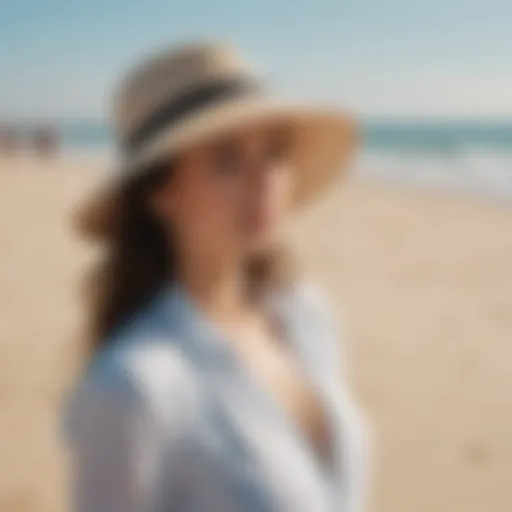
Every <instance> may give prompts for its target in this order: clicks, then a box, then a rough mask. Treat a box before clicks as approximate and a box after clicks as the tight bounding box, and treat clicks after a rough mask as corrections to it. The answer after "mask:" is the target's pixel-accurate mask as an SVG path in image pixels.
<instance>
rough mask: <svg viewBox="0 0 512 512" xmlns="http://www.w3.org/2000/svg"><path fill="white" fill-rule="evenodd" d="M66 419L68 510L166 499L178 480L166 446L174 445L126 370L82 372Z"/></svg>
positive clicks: (137, 509)
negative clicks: (70, 482)
mask: <svg viewBox="0 0 512 512" xmlns="http://www.w3.org/2000/svg"><path fill="white" fill-rule="evenodd" d="M66 423H67V425H66V426H67V429H66V430H67V434H68V440H69V444H70V448H71V454H72V464H73V469H74V471H73V473H74V475H73V480H74V486H73V506H72V510H74V511H76V512H149V511H150V512H155V511H157V510H160V509H161V507H162V506H163V505H164V503H163V502H164V501H165V502H166V504H168V502H169V501H170V499H171V497H170V496H169V494H171V493H172V492H174V489H173V485H174V483H175V482H174V480H175V481H178V480H179V478H174V476H175V475H174V476H173V468H171V467H170V466H171V465H172V464H173V463H174V462H175V461H174V460H173V454H169V449H171V450H174V451H176V452H177V448H179V446H176V445H175V444H174V445H173V443H170V442H169V439H166V442H164V436H163V434H162V432H163V429H162V426H161V425H159V422H158V417H157V416H156V415H155V414H154V413H152V412H151V410H150V407H149V404H148V403H147V400H145V399H144V397H143V395H141V393H140V390H139V389H138V387H137V385H136V383H134V382H133V379H132V378H131V377H130V376H129V375H128V374H127V372H126V371H124V370H123V369H119V370H117V369H112V368H109V369H108V371H105V372H103V374H101V375H93V376H92V377H88V378H86V379H85V380H84V382H83V383H82V385H81V386H80V389H79V390H78V392H77V393H76V394H75V396H74V398H73V400H72V402H71V404H70V407H69V408H68V410H67V421H66ZM175 443H178V440H176V441H175ZM164 453H165V455H166V456H165V457H164ZM164 461H165V467H164V466H163V462H164ZM175 466H177V464H175ZM178 469H179V467H175V468H174V472H175V473H176V472H177V470H178ZM164 495H165V496H164ZM173 498H174V499H176V500H177V499H178V498H177V496H174V497H173Z"/></svg>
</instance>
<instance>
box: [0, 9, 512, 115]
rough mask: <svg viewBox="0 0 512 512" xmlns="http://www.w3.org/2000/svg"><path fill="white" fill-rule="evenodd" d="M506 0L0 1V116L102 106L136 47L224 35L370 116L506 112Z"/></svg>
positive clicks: (314, 90)
mask: <svg viewBox="0 0 512 512" xmlns="http://www.w3.org/2000/svg"><path fill="white" fill-rule="evenodd" d="M511 27H512V1H511V0H421V1H420V0H295V1H294V0H253V1H248V0H215V1H209V0H183V1H178V0H146V1H132V0H82V1H78V0H0V118H5V117H8V118H10V117H12V118H31V119H32V118H36V119H40V118H45V119H46V118H59V119H61V118H76V117H80V118H102V117H104V116H106V115H108V105H109V97H110V91H111V89H112V85H113V84H115V81H116V79H118V78H119V76H121V75H122V73H124V72H125V71H126V69H127V68H128V67H129V66H130V65H131V64H132V63H133V62H134V60H136V59H137V58H140V57H141V56H144V55H146V54H148V53H149V52H151V51H153V50H155V49H159V48H161V47H162V46H164V45H167V44H172V43H175V42H180V41H190V40H194V39H209V40H222V41H227V42H229V43H232V44H234V45H236V46H238V47H239V48H240V50H241V51H242V52H243V53H244V54H246V55H247V58H248V59H249V61H251V62H254V63H255V66H256V67H257V68H258V69H259V70H261V72H262V73H264V74H265V76H267V77H268V80H269V81H270V83H271V85H272V86H273V87H275V88H276V90H277V91H278V92H279V93H280V94H284V95H289V96H291V97H292V98H298V99H300V98H302V99H307V100H318V101H321V102H326V101H327V102H335V103H336V104H339V105H341V106H345V107H348V108H350V109H352V110H354V111H355V112H357V113H358V114H359V115H362V116H366V117H385V118H388V117H393V118H396V117H403V118H418V117H457V118H459V117H472V118H474V117H477V118H478V117H507V116H511V117H512V30H511Z"/></svg>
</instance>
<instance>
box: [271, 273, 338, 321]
mask: <svg viewBox="0 0 512 512" xmlns="http://www.w3.org/2000/svg"><path fill="white" fill-rule="evenodd" d="M277 304H278V307H279V309H280V311H282V312H283V313H284V314H285V315H286V316H287V317H288V318H289V319H290V320H291V321H292V322H298V323H301V324H305V323H310V324H311V325H312V326H313V325H314V326H315V327H316V328H323V329H327V328H328V329H337V326H338V324H339V316H338V315H337V314H336V313H335V308H334V306H333V304H332V302H331V300H330V299H329V297H328V296H327V294H326V293H325V292H324V290H322V289H321V287H319V286H318V285H317V284H316V283H315V282H314V281H313V280H310V279H302V280H300V281H296V282H294V283H292V284H291V285H290V286H289V287H288V288H287V289H286V290H284V291H283V292H282V293H280V294H279V296H278V297H277Z"/></svg>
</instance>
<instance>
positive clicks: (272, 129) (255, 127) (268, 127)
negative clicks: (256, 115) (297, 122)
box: [190, 121, 291, 151]
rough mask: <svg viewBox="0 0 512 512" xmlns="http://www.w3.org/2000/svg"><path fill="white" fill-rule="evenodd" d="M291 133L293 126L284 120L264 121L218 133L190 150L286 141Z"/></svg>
mask: <svg viewBox="0 0 512 512" xmlns="http://www.w3.org/2000/svg"><path fill="white" fill-rule="evenodd" d="M290 134H291V127H290V126H289V125H288V123H286V122H283V121H264V122H259V123H252V124H250V125H247V126H241V127H238V128H236V129H230V130H226V131H224V132H222V133H218V134H216V135H215V136H212V137H209V138H208V139H205V140H203V141H201V142H199V143H197V144H196V145H195V146H193V147H191V148H190V150H194V151H201V150H209V149H216V148H218V147H226V146H230V147H233V146H239V147H251V146H258V145H261V144H266V143H268V142H275V141H276V140H279V141H281V140H282V141H284V140H286V139H288V137H289V136H290Z"/></svg>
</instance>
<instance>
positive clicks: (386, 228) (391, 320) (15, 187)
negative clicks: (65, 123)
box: [0, 159, 512, 512]
mask: <svg viewBox="0 0 512 512" xmlns="http://www.w3.org/2000/svg"><path fill="white" fill-rule="evenodd" d="M99 176H100V173H99V172H98V169H96V168H95V166H94V165H92V164H90V163H85V162H81V163H76V162H72V161H63V160H61V161H51V160H49V161H47V162H32V161H30V160H29V159H25V160H16V159H12V160H10V161H7V160H5V159H4V160H1V161H0V226H1V227H0V262H1V264H0V459H1V466H0V510H1V511H6V512H61V511H62V512H64V511H65V510H67V507H66V496H65V489H66V481H67V478H68V469H67V464H66V456H65V453H64V451H63V449H62V446H61V442H60V439H59V435H58V434H59V432H58V411H59V406H60V403H61V400H62V397H63V394H64V393H65V390H66V388H67V387H68V386H69V383H70V382H71V381H72V379H73V376H74V375H75V373H76V371H77V368H78V367H79V364H80V357H79V354H80V342H79V338H78V336H77V332H78V331H79V326H80V325H81V322H82V311H81V308H80V302H79V295H78V293H77V284H78V282H79V279H80V277H81V275H82V272H83V271H84V269H85V268H86V266H87V263H88V262H89V261H90V260H91V259H92V258H93V257H94V253H93V251H91V250H90V248H88V247H87V246H85V245H84V244H83V243H81V242H80V241H78V240H76V239H75V238H74V237H73V236H72V235H71V234H70V232H69V221H70V216H71V213H72V211H73V206H74V205H75V204H76V202H77V201H78V200H79V199H80V198H81V197H82V196H83V195H84V194H85V193H86V192H87V191H88V190H89V189H90V188H91V187H92V186H93V185H94V183H95V182H96V181H97V180H98V179H99ZM291 238H292V241H293V244H294V245H296V246H297V249H298V253H299V256H300V258H301V260H302V261H303V263H304V265H305V266H306V267H307V269H308V270H309V271H310V273H312V274H313V275H315V276H316V278H317V279H318V281H320V283H321V284H322V285H323V286H324V288H325V289H326V291H327V294H328V296H330V297H331V299H332V301H333V305H334V309H335V311H336V312H337V313H338V314H339V316H340V318H343V321H342V323H343V330H344V331H346V332H347V336H346V340H343V341H344V343H345V345H346V347H345V352H346V354H347V359H348V361H349V363H348V365H347V366H348V371H349V375H348V376H347V378H348V379H349V381H350V385H351V387H352V389H353V392H354V394H355V395H356V396H357V398H358V400H359V402H360V404H361V406H362V408H363V409H364V411H365V412H366V414H367V416H368V418H369V420H370V423H371V426H372V430H373V438H374V439H373V445H374V447H373V448H374V450H373V463H374V464H373V471H372V486H371V495H370V496H369V510H370V511H372V512H432V511H436V512H458V511H460V512H509V511H510V510H512V489H511V486H510V484H511V478H512V401H511V390H512V373H511V371H510V362H511V360H512V343H511V342H512V207H506V206H504V205H498V204H492V203H490V202H484V201H480V200H478V199H469V198H462V197H456V196H455V195H453V194H452V195H448V194H442V193H436V192H421V191H418V190H412V189H406V188H398V187H395V188H393V187H391V186H384V185H382V184H380V185H379V184H377V183H372V182H368V181H365V182H363V181H360V180H356V179H352V180H349V182H347V183H346V184H345V186H339V187H336V188H335V189H334V190H332V192H331V193H330V194H329V196H328V197H326V198H325V199H324V200H323V201H322V202H321V203H319V204H317V205H315V206H313V207H312V208H311V209H309V210H308V211H306V212H302V213H301V214H300V215H299V216H298V217H297V218H296V219H294V222H293V226H291Z"/></svg>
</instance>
